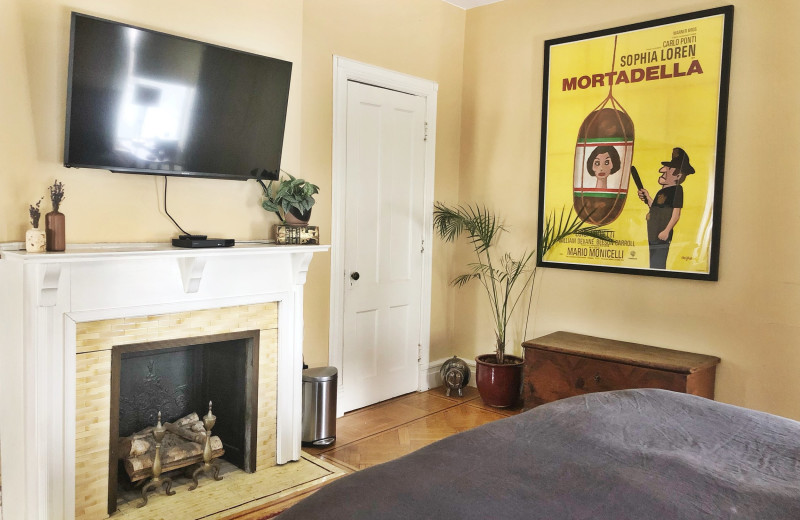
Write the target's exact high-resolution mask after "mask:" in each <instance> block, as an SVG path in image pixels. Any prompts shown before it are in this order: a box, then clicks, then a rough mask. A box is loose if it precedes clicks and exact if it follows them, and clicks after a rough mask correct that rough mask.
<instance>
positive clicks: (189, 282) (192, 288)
mask: <svg viewBox="0 0 800 520" xmlns="http://www.w3.org/2000/svg"><path fill="white" fill-rule="evenodd" d="M178 267H180V270H181V279H182V281H183V291H184V292H185V293H187V294H190V293H196V292H197V291H198V290H199V289H200V281H201V280H202V279H203V270H204V269H205V267H206V259H205V258H204V257H196V256H188V257H181V258H178Z"/></svg>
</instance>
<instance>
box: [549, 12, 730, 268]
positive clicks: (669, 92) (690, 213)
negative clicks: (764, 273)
mask: <svg viewBox="0 0 800 520" xmlns="http://www.w3.org/2000/svg"><path fill="white" fill-rule="evenodd" d="M723 24H724V17H723V15H715V16H709V17H706V18H698V19H693V20H688V21H682V22H677V23H671V24H666V25H660V26H657V27H650V28H646V29H640V30H636V31H631V32H621V33H617V34H611V35H608V36H602V37H598V38H592V39H586V40H580V41H572V42H567V43H561V44H557V45H551V46H550V48H549V56H550V65H549V71H548V100H547V101H548V102H547V134H546V149H545V152H544V153H545V161H546V162H545V172H544V174H545V180H544V213H545V215H551V214H552V213H553V212H555V213H556V214H559V213H560V212H561V210H562V208H565V209H566V210H569V208H571V207H572V205H573V198H572V194H573V166H574V161H575V145H576V142H577V138H578V130H579V128H580V126H581V123H582V122H583V121H584V119H585V118H586V117H587V116H588V115H589V114H590V112H592V110H594V109H595V108H596V107H597V106H598V105H600V104H601V103H602V102H603V100H604V99H605V98H606V97H607V96H608V95H609V83H608V80H607V79H606V81H605V82H604V84H603V85H602V86H601V85H599V84H598V82H597V81H595V84H594V86H592V85H589V86H588V87H587V88H579V87H573V88H572V89H565V86H564V82H565V80H570V79H572V78H581V77H583V76H588V77H590V78H591V77H592V75H596V74H607V73H609V72H611V71H612V62H613V70H614V71H616V72H617V76H615V78H618V77H619V73H620V72H621V71H626V73H627V76H628V79H630V78H631V77H632V75H633V69H642V70H644V71H645V72H646V70H647V68H648V67H656V68H657V71H656V74H657V75H658V76H659V79H652V80H650V81H646V80H642V81H638V82H627V83H626V82H624V81H623V82H617V83H616V84H614V85H613V87H612V88H613V91H612V94H613V97H614V99H616V101H617V102H618V103H619V104H620V105H621V106H622V107H623V108H624V109H625V111H626V112H627V113H628V115H629V116H630V117H631V119H632V120H633V124H634V132H635V138H634V148H633V162H632V164H633V165H634V166H635V167H636V168H637V170H638V172H639V176H640V177H641V180H642V183H643V185H644V187H645V188H646V189H647V190H648V191H649V193H650V196H651V197H652V196H655V194H656V192H657V191H658V190H659V189H660V186H659V184H658V177H659V176H660V173H659V172H658V170H659V169H660V168H661V166H662V165H661V163H662V161H669V160H670V159H671V154H672V149H673V148H674V147H680V148H683V149H684V150H685V151H686V153H687V154H688V156H689V159H690V161H691V164H692V166H693V167H694V168H695V173H694V174H692V175H688V176H687V178H686V179H685V181H684V182H683V184H682V186H683V193H684V205H683V209H682V211H681V217H680V220H679V221H678V224H677V225H676V226H675V228H674V235H673V239H672V245H671V247H670V250H669V256H668V258H667V270H670V271H682V272H690V273H708V272H709V269H710V261H711V260H710V252H711V230H712V224H713V202H714V179H715V172H716V167H717V157H716V151H717V136H718V130H719V129H718V128H717V123H718V120H719V119H718V116H719V93H720V80H721V67H722V45H723ZM615 38H616V58H614V54H615V48H614V47H615ZM690 46H692V47H690ZM676 55H678V56H679V57H675V56H676ZM653 58H655V59H653ZM695 60H696V61H697V63H698V64H699V66H700V68H702V73H697V72H696V73H693V74H690V75H685V76H681V77H675V76H674V75H673V77H660V76H661V70H662V69H661V66H662V65H664V66H665V67H664V70H665V71H666V74H665V75H671V74H673V72H674V71H675V70H676V68H677V70H678V71H679V72H683V73H686V72H687V71H689V70H690V67H692V63H693V62H695ZM695 70H697V69H696V65H695ZM651 74H653V71H651ZM615 81H616V80H615ZM578 84H579V83H578V82H577V81H576V82H575V85H578ZM583 85H587V81H586V79H584V81H583ZM636 192H637V188H636V185H635V184H634V182H633V179H631V180H630V184H629V188H628V195H627V200H626V202H625V207H624V209H623V211H622V213H621V214H620V216H619V218H617V219H616V220H615V221H614V222H612V223H611V224H608V225H606V226H603V227H604V228H605V229H608V230H610V231H612V232H613V238H614V239H615V240H617V241H618V243H615V244H612V245H608V244H604V243H602V242H600V243H597V242H596V241H595V240H593V239H583V238H580V237H577V238H575V237H573V238H571V239H567V241H565V243H560V244H557V245H556V246H554V247H553V248H552V249H551V250H550V251H549V252H548V253H547V255H545V257H544V258H543V260H545V261H547V262H565V263H570V264H584V265H598V266H609V267H617V268H623V269H624V268H636V269H649V268H650V264H649V250H648V242H647V225H646V220H645V218H646V215H647V212H648V207H647V205H646V204H645V203H644V202H642V201H641V200H640V199H639V198H638V196H637V193H636ZM609 250H611V251H609ZM598 251H599V252H598ZM593 253H594V254H593Z"/></svg>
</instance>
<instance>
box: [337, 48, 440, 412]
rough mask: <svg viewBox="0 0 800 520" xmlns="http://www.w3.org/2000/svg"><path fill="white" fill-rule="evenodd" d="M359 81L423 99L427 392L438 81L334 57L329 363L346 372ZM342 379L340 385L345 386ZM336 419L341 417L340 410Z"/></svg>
mask: <svg viewBox="0 0 800 520" xmlns="http://www.w3.org/2000/svg"><path fill="white" fill-rule="evenodd" d="M348 81H358V82H360V83H366V84H368V85H374V86H376V87H383V88H388V89H391V90H396V91H399V92H404V93H406V94H412V95H415V96H420V97H424V98H425V120H426V130H427V131H426V143H425V144H426V146H425V173H424V175H425V180H424V196H423V208H424V215H423V227H422V248H423V252H422V293H421V294H422V302H421V305H420V313H421V316H420V337H419V359H418V364H419V366H418V368H419V370H418V372H419V377H418V380H419V386H418V390H419V391H420V392H422V391H425V390H428V377H427V371H428V364H429V362H430V336H431V270H432V255H431V251H432V248H431V243H432V240H433V177H434V169H435V152H436V96H437V93H438V90H439V85H438V83H436V82H435V81H430V80H427V79H422V78H417V77H414V76H409V75H407V74H403V73H400V72H395V71H391V70H387V69H382V68H380V67H375V66H373V65H368V64H365V63H360V62H357V61H354V60H351V59H348V58H343V57H341V56H334V57H333V161H332V172H331V174H332V194H331V196H332V197H333V201H332V203H333V207H332V215H331V217H332V218H331V245H332V247H331V314H330V333H329V339H328V359H329V362H330V364H331V365H332V366H335V367H336V368H337V369H338V370H339V372H340V373H341V371H342V364H343V363H342V362H343V360H342V354H343V350H344V345H343V341H342V338H343V336H344V330H343V323H344V294H345V283H346V281H347V275H348V273H347V272H346V270H345V265H344V220H345V208H344V200H345V193H346V189H347V186H346V182H345V181H346V176H345V172H346V168H347V160H346V157H347V82H348ZM342 382H343V381H342V379H341V378H340V379H339V385H341V384H342ZM337 415H339V416H340V415H341V414H340V413H339V412H338V411H337Z"/></svg>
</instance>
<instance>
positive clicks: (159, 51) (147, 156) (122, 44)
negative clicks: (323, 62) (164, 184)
mask: <svg viewBox="0 0 800 520" xmlns="http://www.w3.org/2000/svg"><path fill="white" fill-rule="evenodd" d="M291 73H292V64H291V63H290V62H288V61H283V60H279V59H275V58H270V57H266V56H260V55H257V54H251V53H248V52H242V51H238V50H234V49H228V48H225V47H220V46H218V45H211V44H209V43H203V42H200V41H195V40H190V39H187V38H182V37H178V36H173V35H169V34H164V33H161V32H156V31H152V30H148V29H142V28H139V27H132V26H130V25H126V24H121V23H117V22H112V21H109V20H103V19H100V18H95V17H92V16H87V15H83V14H79V13H72V27H71V38H70V54H69V78H68V88H67V117H66V134H65V142H64V165H65V166H67V167H75V168H100V169H104V170H111V171H115V172H125V173H145V174H153V175H179V176H187V177H212V178H224V179H238V180H246V179H253V178H258V177H264V178H277V177H278V174H279V172H280V165H281V150H282V148H283V134H284V127H285V124H286V107H287V102H288V99H289V82H290V79H291Z"/></svg>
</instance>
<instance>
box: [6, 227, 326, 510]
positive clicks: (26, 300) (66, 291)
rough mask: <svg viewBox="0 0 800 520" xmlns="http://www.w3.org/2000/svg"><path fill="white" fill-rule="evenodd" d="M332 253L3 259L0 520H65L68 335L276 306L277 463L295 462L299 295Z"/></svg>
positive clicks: (258, 247) (9, 255) (170, 251)
mask: <svg viewBox="0 0 800 520" xmlns="http://www.w3.org/2000/svg"><path fill="white" fill-rule="evenodd" d="M329 247H330V246H277V245H270V244H249V243H247V244H240V245H236V246H234V247H230V248H217V249H177V248H173V247H171V246H169V245H167V244H96V245H81V246H74V247H68V248H67V250H66V251H65V252H62V253H40V254H31V253H26V252H25V251H4V250H0V287H2V289H3V290H2V296H1V297H0V298H2V299H0V449H2V457H0V460H1V461H2V465H3V466H2V475H3V514H4V517H5V518H14V519H20V520H22V519H25V520H28V519H36V520H49V519H59V518H68V519H70V518H73V517H74V514H75V513H74V511H75V489H74V487H75V480H74V479H75V473H74V472H75V469H74V467H75V452H74V451H75V366H74V353H75V352H74V350H75V335H74V330H75V324H76V323H80V322H87V321H95V320H103V319H112V318H124V317H131V316H144V315H154V314H164V313H172V312H182V311H192V310H200V309H212V308H219V307H228V306H234V305H247V304H254V303H263V302H278V388H277V392H278V395H279V396H280V398H279V400H278V410H277V423H278V432H277V461H278V463H279V464H281V463H285V462H288V461H291V460H297V459H299V457H300V444H301V442H300V441H301V417H300V412H301V409H302V407H301V403H302V377H301V375H302V373H301V372H302V345H303V285H304V284H305V281H306V273H307V271H308V266H309V263H310V261H311V258H312V256H313V253H315V252H322V251H327V250H328V249H329Z"/></svg>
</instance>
